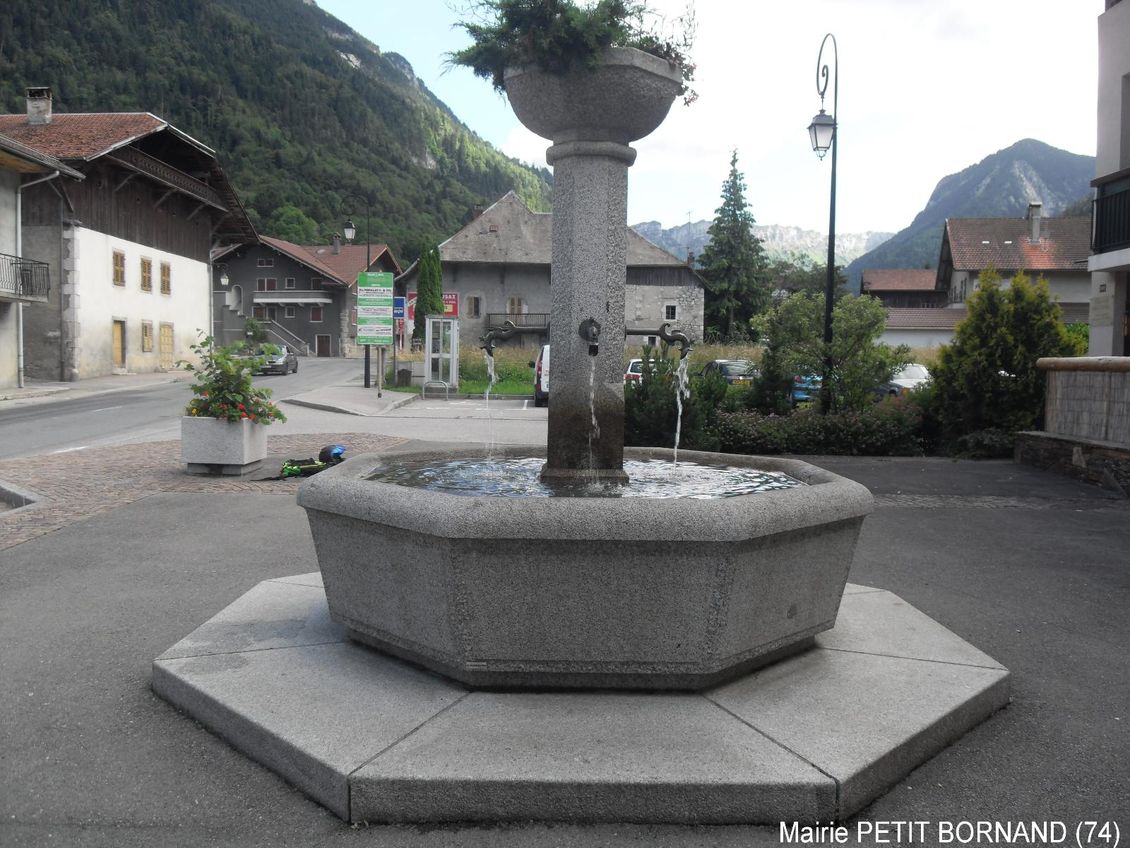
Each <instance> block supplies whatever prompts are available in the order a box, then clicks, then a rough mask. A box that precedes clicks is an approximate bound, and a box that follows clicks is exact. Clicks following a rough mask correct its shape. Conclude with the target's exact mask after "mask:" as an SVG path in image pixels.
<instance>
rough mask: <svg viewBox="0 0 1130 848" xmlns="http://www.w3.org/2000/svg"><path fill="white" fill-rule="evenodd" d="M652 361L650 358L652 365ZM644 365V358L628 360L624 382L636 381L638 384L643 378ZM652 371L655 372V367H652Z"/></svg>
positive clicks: (649, 361)
mask: <svg viewBox="0 0 1130 848" xmlns="http://www.w3.org/2000/svg"><path fill="white" fill-rule="evenodd" d="M650 363H651V360H648V364H649V365H650ZM643 366H644V361H643V360H642V359H633V360H630V361H629V362H628V367H627V368H625V369H624V382H625V383H635V384H637V385H638V384H639V382H640V380H641V379H642V378H643ZM650 373H652V374H654V373H655V368H654V367H652V369H651V372H650Z"/></svg>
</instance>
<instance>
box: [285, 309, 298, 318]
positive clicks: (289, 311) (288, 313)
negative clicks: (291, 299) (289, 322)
mask: <svg viewBox="0 0 1130 848" xmlns="http://www.w3.org/2000/svg"><path fill="white" fill-rule="evenodd" d="M284 314H285V315H286V317H287V318H293V317H294V316H295V310H294V307H293V306H288V307H286V312H285V313H284Z"/></svg>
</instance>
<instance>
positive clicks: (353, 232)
mask: <svg viewBox="0 0 1130 848" xmlns="http://www.w3.org/2000/svg"><path fill="white" fill-rule="evenodd" d="M349 198H353V199H354V200H360V201H361V202H362V203H364V204H365V272H366V273H368V271H369V264H370V263H371V262H372V261H373V260H372V257H371V256H370V255H369V251H370V242H371V241H372V239H371V238H370V237H369V233H370V230H369V212H370V211H371V209H372V200H370V199H369V198H368V197H366V196H364V195H360V194H347V195H345V197H344V198H343V200H348V199H349ZM342 231H343V233H344V235H345V240H346V241H348V242H352V241H353V239H354V238H355V237H356V236H357V227H355V226H353V221H352V220H348V221H346V222H345V225H344V226H343V227H342ZM369 361H370V360H369V345H365V388H366V389H367V388H369V387H370V386H371V385H372V381H371V379H370V373H371V372H370V367H369Z"/></svg>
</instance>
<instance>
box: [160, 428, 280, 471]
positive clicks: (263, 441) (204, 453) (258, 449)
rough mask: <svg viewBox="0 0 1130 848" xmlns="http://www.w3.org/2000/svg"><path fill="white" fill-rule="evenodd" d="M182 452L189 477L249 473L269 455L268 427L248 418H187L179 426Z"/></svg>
mask: <svg viewBox="0 0 1130 848" xmlns="http://www.w3.org/2000/svg"><path fill="white" fill-rule="evenodd" d="M180 452H181V459H182V460H184V462H185V464H186V465H187V466H188V473H189V474H230V475H242V474H247V473H249V472H252V471H255V470H256V469H257V468H259V466H260V465H261V464H262V462H263V458H264V457H266V455H267V427H266V425H264V424H256V423H255V422H253V421H249V420H247V419H243V420H242V421H237V422H232V421H224V420H222V419H220V418H199V417H197V416H194V415H186V416H184V417H182V418H181V423H180Z"/></svg>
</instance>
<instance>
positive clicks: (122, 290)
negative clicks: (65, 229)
mask: <svg viewBox="0 0 1130 848" xmlns="http://www.w3.org/2000/svg"><path fill="white" fill-rule="evenodd" d="M74 245H75V251H74V253H75V255H74V262H75V278H76V279H75V290H76V300H77V302H76V304H75V313H76V321H77V332H76V333H75V339H76V345H75V354H74V359H73V361H74V365H75V369H76V371H77V376H78V378H79V379H84V378H87V377H100V376H105V375H107V374H112V373H115V370H116V369H115V368H114V358H113V349H112V348H113V323H114V321H125V339H126V360H125V370H126V371H130V372H149V371H160V370H163V369H162V368H161V364H160V359H159V357H160V340H159V332H160V325H161V324H163V323H167V324H171V325H172V326H173V356H172V358H173V360H174V361H175V360H177V359H186V358H190V357H191V351H190V350H189V346H190V345H191V344H193V343H194V342H196V341H197V340H198V339H199V338H200V337H201V336H202V335H206V334H208V333H210V332H211V311H210V308H209V290H210V285H209V280H208V265H207V263H204V262H199V261H197V260H195V259H188V258H186V257H183V256H177V255H176V254H172V253H165V252H162V251H159V250H155V249H154V248H152V247H147V246H145V245H140V244H136V243H134V242H129V241H125V240H123V239H119V238H114V237H112V236H108V235H105V234H103V233H99V232H96V231H94V230H88V229H85V228H82V227H79V228H76V230H75V239H74ZM115 250H120V251H122V252H123V253H124V254H125V270H126V284H125V285H124V286H115V285H114V284H113V267H114V265H113V252H114V251H115ZM142 257H145V258H148V259H150V260H152V263H153V278H152V282H153V288H152V291H143V290H142V289H141V259H142ZM164 262H167V263H169V265H170V270H171V273H170V283H171V285H170V290H171V291H170V293H169V294H162V293H161V264H162V263H164ZM143 321H150V322H152V324H153V350H152V351H149V352H145V351H142V332H141V325H142V322H143Z"/></svg>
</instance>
